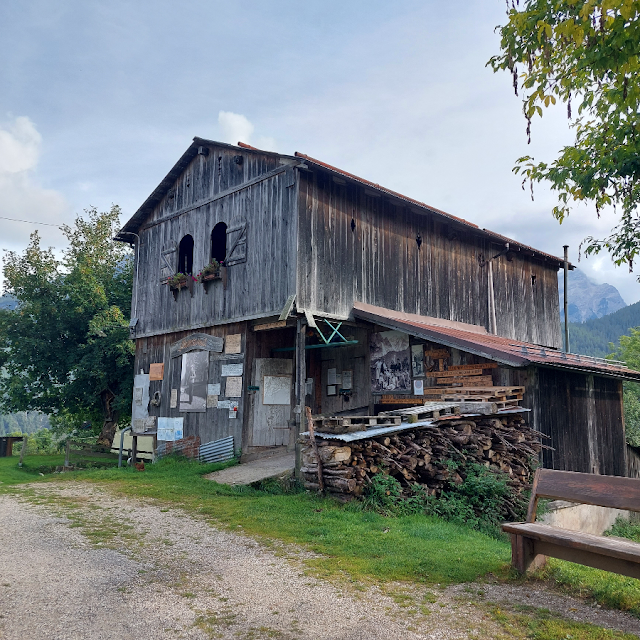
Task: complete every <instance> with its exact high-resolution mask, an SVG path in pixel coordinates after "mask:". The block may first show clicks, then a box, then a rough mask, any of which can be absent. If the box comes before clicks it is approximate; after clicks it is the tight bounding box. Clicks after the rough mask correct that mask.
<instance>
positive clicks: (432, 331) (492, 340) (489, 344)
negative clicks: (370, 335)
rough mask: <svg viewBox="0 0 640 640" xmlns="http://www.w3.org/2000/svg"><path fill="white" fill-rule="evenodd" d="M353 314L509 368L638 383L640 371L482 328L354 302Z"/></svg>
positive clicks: (614, 361) (613, 362) (613, 361)
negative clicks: (539, 368) (559, 371)
mask: <svg viewBox="0 0 640 640" xmlns="http://www.w3.org/2000/svg"><path fill="white" fill-rule="evenodd" d="M353 315H354V316H355V317H356V318H361V319H362V320H368V321H369V322H373V323H375V324H377V325H380V326H382V327H386V328H388V329H396V330H398V331H402V332H404V333H408V334H410V335H413V336H416V337H419V338H424V339H425V340H429V341H431V342H435V343H437V344H442V345H445V346H447V347H451V348H454V349H460V350H462V351H466V352H468V353H473V354H474V355H477V356H481V357H483V358H488V359H490V360H494V361H496V362H500V363H501V364H505V365H508V366H511V367H527V366H529V365H539V366H545V367H551V368H553V369H573V370H576V371H582V372H584V373H597V374H601V375H606V376H610V377H615V378H624V379H627V380H640V371H634V370H633V369H629V368H628V367H627V366H626V365H625V364H624V363H622V362H618V361H616V360H605V359H603V358H594V357H593V356H582V355H578V354H575V353H564V352H562V351H558V350H557V349H552V348H549V347H541V346H540V345H536V344H531V343H530V342H522V341H521V340H514V339H512V338H504V337H502V336H496V335H493V334H490V333H487V331H486V329H485V328H484V327H479V326H477V325H465V324H464V323H462V322H452V321H450V320H441V319H438V318H429V317H427V316H419V315H415V314H412V313H402V312H399V311H393V310H392V309H385V308H383V307H375V306H373V305H370V304H364V303H361V302H356V303H355V304H354V305H353Z"/></svg>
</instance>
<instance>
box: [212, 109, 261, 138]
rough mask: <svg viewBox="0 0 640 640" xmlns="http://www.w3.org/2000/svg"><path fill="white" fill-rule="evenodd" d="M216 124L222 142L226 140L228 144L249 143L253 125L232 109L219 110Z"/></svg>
mask: <svg viewBox="0 0 640 640" xmlns="http://www.w3.org/2000/svg"><path fill="white" fill-rule="evenodd" d="M218 124H219V125H220V131H221V133H222V136H221V137H222V141H223V142H228V143H229V144H237V143H238V142H245V143H246V144H251V136H252V135H253V130H254V126H253V125H252V124H251V123H250V122H249V120H248V119H247V118H246V117H245V116H243V115H241V114H239V113H233V112H232V111H220V113H218Z"/></svg>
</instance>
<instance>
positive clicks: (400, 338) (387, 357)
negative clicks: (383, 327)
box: [370, 331, 411, 393]
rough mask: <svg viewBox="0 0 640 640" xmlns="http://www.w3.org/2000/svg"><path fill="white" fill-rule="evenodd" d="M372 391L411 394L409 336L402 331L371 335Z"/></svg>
mask: <svg viewBox="0 0 640 640" xmlns="http://www.w3.org/2000/svg"><path fill="white" fill-rule="evenodd" d="M370 350H371V390H372V391H373V392H374V393H384V392H388V391H405V392H411V362H410V360H411V355H410V351H409V336H408V335H407V334H406V333H402V332H400V331H382V332H380V333H373V334H371V342H370Z"/></svg>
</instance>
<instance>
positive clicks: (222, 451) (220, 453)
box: [200, 436, 233, 462]
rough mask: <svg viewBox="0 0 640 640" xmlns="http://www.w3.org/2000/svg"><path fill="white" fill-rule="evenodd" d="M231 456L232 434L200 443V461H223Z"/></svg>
mask: <svg viewBox="0 0 640 640" xmlns="http://www.w3.org/2000/svg"><path fill="white" fill-rule="evenodd" d="M231 458H233V436H229V437H228V438H222V439H221V440H214V441H213V442H207V443H206V444H202V445H200V460H201V461H202V462H224V461H225V460H231Z"/></svg>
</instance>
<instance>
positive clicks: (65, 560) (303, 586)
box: [0, 482, 640, 640]
mask: <svg viewBox="0 0 640 640" xmlns="http://www.w3.org/2000/svg"><path fill="white" fill-rule="evenodd" d="M0 538H1V539H2V541H3V546H4V549H5V550H4V551H3V553H2V554H0V638H2V639H3V640H5V639H6V640H14V639H16V640H17V639H20V640H24V639H25V638H28V639H29V640H40V639H43V640H44V639H46V640H62V639H74V640H75V639H83V640H84V639H91V640H94V639H95V640H100V639H102V638H109V639H111V638H118V639H123V640H126V639H129V638H131V639H134V638H135V639H136V640H144V639H146V638H149V639H151V638H154V639H157V638H161V639H163V638H203V639H204V638H234V639H237V638H247V639H255V640H258V639H262V638H265V639H266V638H280V639H282V640H293V639H294V638H296V639H309V640H311V639H314V640H316V639H325V638H326V639H331V640H338V639H340V640H343V639H344V640H356V639H358V640H359V639H362V640H365V639H366V640H377V639H380V640H382V639H384V640H388V639H391V638H406V639H408V640H412V639H414V638H415V639H418V638H421V639H425V638H432V639H443V640H444V639H454V638H478V637H480V638H494V637H496V636H497V635H498V632H499V629H498V628H497V627H496V626H495V624H494V622H493V621H492V619H491V618H490V616H488V615H487V609H486V606H485V604H484V603H485V602H487V601H491V602H497V603H500V602H503V603H511V604H513V603H514V602H523V603H525V604H528V605H531V606H535V607H546V608H549V609H551V610H553V611H558V612H560V613H562V614H563V615H565V616H566V617H569V618H573V619H579V620H584V621H589V622H594V623H596V624H599V625H601V626H606V627H609V628H613V629H620V630H624V631H627V632H631V633H634V634H637V635H639V636H640V621H639V620H637V619H635V618H633V617H631V616H629V615H626V614H624V613H621V612H616V611H604V610H601V609H596V608H594V607H591V606H589V605H586V604H583V603H582V602H580V601H578V600H575V599H573V598H567V597H564V596H559V595H556V594H553V593H550V592H548V591H546V590H544V589H532V588H531V586H529V585H527V586H519V585H501V584H497V583H496V584H485V583H483V584H477V585H458V586H456V587H450V588H448V589H438V588H434V587H430V588H429V589H427V587H416V586H415V585H411V586H407V585H387V586H385V587H384V590H381V589H380V588H378V587H373V588H370V589H367V590H362V589H361V588H360V589H359V588H358V587H357V586H354V585H350V584H340V583H333V582H326V581H324V580H320V579H318V578H316V577H314V576H313V574H311V573H309V571H308V570H307V568H306V566H305V564H304V561H305V560H306V559H307V558H309V557H310V554H308V553H306V552H303V551H300V550H298V549H295V548H292V547H290V546H286V547H285V546H283V545H273V546H265V545H263V544H259V543H257V542H255V541H254V540H252V539H250V538H248V537H246V536H244V535H242V533H230V532H227V531H220V530H218V529H216V528H214V527H212V526H211V525H209V524H207V523H206V522H204V521H203V520H202V519H199V518H197V517H194V516H188V515H185V514H183V513H182V512H180V511H179V510H171V511H167V510H165V509H161V508H160V507H158V506H154V505H149V504H145V503H142V502H136V501H133V500H128V499H127V500H124V499H121V498H118V499H115V498H114V497H112V496H111V495H110V494H109V493H106V492H105V491H104V490H102V489H100V488H97V487H94V486H92V485H88V484H84V483H81V482H73V483H69V482H65V483H60V484H59V485H56V484H46V485H44V484H41V485H40V484H39V485H32V486H31V487H29V488H28V489H27V490H23V491H21V492H20V493H18V494H16V495H3V496H0ZM428 592H429V593H428ZM433 596H435V597H433ZM431 600H435V602H431Z"/></svg>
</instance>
